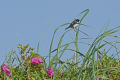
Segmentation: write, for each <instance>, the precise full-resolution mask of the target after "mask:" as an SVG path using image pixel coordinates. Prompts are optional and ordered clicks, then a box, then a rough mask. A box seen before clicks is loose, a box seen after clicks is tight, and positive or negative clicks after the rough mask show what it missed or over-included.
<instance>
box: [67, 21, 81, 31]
mask: <svg viewBox="0 0 120 80" xmlns="http://www.w3.org/2000/svg"><path fill="white" fill-rule="evenodd" d="M79 21H80V20H79V19H75V20H74V21H73V22H72V23H71V24H70V25H69V26H68V27H67V28H65V30H66V29H69V28H73V29H75V28H76V27H77V26H78V25H79Z"/></svg>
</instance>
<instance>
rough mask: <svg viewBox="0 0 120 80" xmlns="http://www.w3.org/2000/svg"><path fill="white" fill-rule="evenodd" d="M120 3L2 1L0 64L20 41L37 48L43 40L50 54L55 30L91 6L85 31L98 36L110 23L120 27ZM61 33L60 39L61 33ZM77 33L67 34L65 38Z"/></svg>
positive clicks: (117, 0)
mask: <svg viewBox="0 0 120 80" xmlns="http://www.w3.org/2000/svg"><path fill="white" fill-rule="evenodd" d="M119 3H120V0H0V64H1V63H2V61H3V60H4V59H5V57H6V56H7V54H8V53H9V51H10V50H12V49H15V50H17V48H16V47H17V45H18V44H30V46H31V47H33V48H36V47H37V44H38V42H40V52H39V54H40V55H43V56H44V55H48V53H49V44H50V41H51V37H52V35H53V31H54V30H55V29H56V28H57V27H58V26H60V25H61V24H64V23H67V22H71V21H72V20H74V17H76V16H79V13H80V12H82V11H83V10H85V9H88V8H89V9H90V12H89V14H88V15H87V16H86V18H85V19H84V20H83V22H82V23H84V24H86V25H88V26H87V27H83V28H81V30H82V31H84V32H87V33H88V34H89V35H91V36H93V37H95V36H96V35H97V34H98V33H99V32H100V31H101V30H103V29H104V28H105V27H106V26H108V24H109V26H108V27H109V28H111V27H112V28H114V27H117V26H119V25H120V6H119ZM66 27H67V26H66ZM64 28H65V27H64ZM64 28H61V30H62V31H64ZM57 35H58V36H57V37H58V38H56V41H57V40H58V39H59V35H61V34H60V33H59V34H57ZM73 36H74V35H72V33H69V34H67V37H66V38H65V39H66V40H65V41H67V40H69V39H73ZM54 45H56V43H55V44H54ZM54 47H55V46H54Z"/></svg>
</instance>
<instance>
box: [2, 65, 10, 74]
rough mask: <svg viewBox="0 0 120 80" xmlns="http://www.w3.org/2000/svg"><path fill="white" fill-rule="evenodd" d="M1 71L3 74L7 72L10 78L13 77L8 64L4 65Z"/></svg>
mask: <svg viewBox="0 0 120 80" xmlns="http://www.w3.org/2000/svg"><path fill="white" fill-rule="evenodd" d="M1 70H2V71H3V72H5V73H6V74H7V75H8V76H10V75H11V73H10V69H9V68H8V65H7V64H3V65H2V67H1Z"/></svg>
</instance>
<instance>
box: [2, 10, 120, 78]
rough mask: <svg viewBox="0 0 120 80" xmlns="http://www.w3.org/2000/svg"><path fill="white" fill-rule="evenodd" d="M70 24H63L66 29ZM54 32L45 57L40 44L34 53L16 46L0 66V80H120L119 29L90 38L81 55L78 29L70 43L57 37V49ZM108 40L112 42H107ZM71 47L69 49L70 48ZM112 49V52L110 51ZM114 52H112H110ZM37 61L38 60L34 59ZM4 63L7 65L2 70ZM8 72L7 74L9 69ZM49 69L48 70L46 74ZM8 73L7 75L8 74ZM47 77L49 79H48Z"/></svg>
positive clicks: (84, 13)
mask: <svg viewBox="0 0 120 80" xmlns="http://www.w3.org/2000/svg"><path fill="white" fill-rule="evenodd" d="M88 13H89V9H86V10H85V11H83V12H82V13H81V14H83V16H82V17H81V19H80V24H82V20H83V19H84V18H85V17H86V16H87V14H88ZM68 24H69V23H66V24H63V25H61V27H62V26H66V25H68ZM61 27H58V28H56V29H55V31H54V34H53V36H52V40H51V43H50V48H49V54H48V56H46V57H42V56H40V55H39V53H38V52H39V43H38V46H37V51H34V49H33V48H31V47H30V46H29V45H28V44H26V45H23V44H19V45H18V51H14V50H12V51H11V52H10V53H9V54H8V56H7V57H6V59H5V61H4V62H3V64H2V65H1V70H0V79H1V80H120V62H119V53H120V51H119V48H118V47H117V46H116V45H117V44H119V43H120V41H119V40H116V39H120V37H119V36H116V35H115V34H119V31H120V26H119V27H116V28H113V29H109V30H105V31H104V32H103V33H101V34H99V35H98V36H97V37H96V38H95V39H92V43H89V45H88V49H87V50H86V52H84V54H83V53H82V52H80V49H79V46H80V43H79V42H80V39H79V35H80V30H79V28H78V30H77V31H76V32H75V38H74V40H73V41H71V42H67V43H64V44H63V42H64V39H66V38H65V35H66V33H69V32H70V30H68V31H66V32H64V33H63V34H62V36H61V37H60V38H59V41H58V44H57V47H56V48H55V49H53V46H54V45H53V43H54V40H55V37H56V33H57V32H58V30H59V28H61ZM107 38H109V39H113V40H114V39H115V41H110V40H108V39H107ZM72 44H74V47H73V48H72V49H71V48H70V46H71V45H72ZM68 50H69V51H70V52H73V54H74V55H73V56H72V57H71V58H67V59H66V60H62V57H64V55H65V53H66V52H67V51H68ZM110 50H112V51H110ZM112 52H114V53H112ZM36 57H37V58H39V59H40V60H42V61H43V62H41V63H40V62H39V61H38V62H39V63H38V64H33V63H32V59H33V58H36ZM36 61H37V60H36ZM4 64H7V65H8V66H7V67H5V69H6V68H7V69H6V70H3V66H4ZM8 69H9V70H10V71H9V70H8ZM48 69H51V70H49V71H48ZM7 72H10V75H7ZM49 75H50V76H49Z"/></svg>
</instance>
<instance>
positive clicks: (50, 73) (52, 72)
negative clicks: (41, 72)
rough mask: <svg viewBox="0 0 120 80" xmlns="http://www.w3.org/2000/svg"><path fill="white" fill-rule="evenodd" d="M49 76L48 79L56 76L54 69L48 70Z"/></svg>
mask: <svg viewBox="0 0 120 80" xmlns="http://www.w3.org/2000/svg"><path fill="white" fill-rule="evenodd" d="M47 74H48V77H50V78H51V77H52V76H53V75H54V71H53V69H51V68H49V69H48V70H47Z"/></svg>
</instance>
